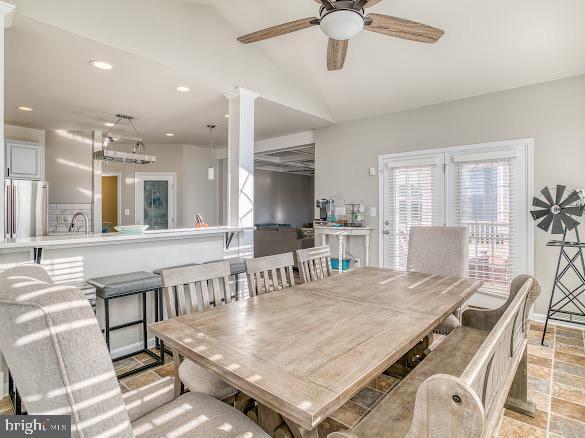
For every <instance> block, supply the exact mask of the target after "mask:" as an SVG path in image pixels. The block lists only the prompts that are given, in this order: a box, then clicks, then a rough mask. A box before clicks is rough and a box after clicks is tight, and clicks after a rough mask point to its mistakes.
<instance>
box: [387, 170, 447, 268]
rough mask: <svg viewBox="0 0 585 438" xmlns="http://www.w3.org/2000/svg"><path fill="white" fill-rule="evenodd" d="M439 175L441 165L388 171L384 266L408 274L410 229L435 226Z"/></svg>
mask: <svg viewBox="0 0 585 438" xmlns="http://www.w3.org/2000/svg"><path fill="white" fill-rule="evenodd" d="M427 162H429V161H428V160H427ZM429 163H432V161H431V162H429ZM437 171H438V166H437V165H435V164H426V163H425V164H419V165H408V166H388V167H387V168H386V170H385V173H384V177H385V182H386V190H385V193H386V197H387V198H386V199H385V201H384V208H385V211H384V218H385V224H384V230H385V231H384V239H385V240H386V242H385V245H384V248H385V251H384V258H385V260H384V266H387V267H390V268H392V269H402V270H405V269H406V256H407V254H408V236H409V232H410V227H411V226H413V225H432V224H433V222H434V218H435V217H436V214H435V210H436V204H437V193H436V191H437V187H436V183H435V181H436V172H437Z"/></svg>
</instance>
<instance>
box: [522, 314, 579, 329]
mask: <svg viewBox="0 0 585 438" xmlns="http://www.w3.org/2000/svg"><path fill="white" fill-rule="evenodd" d="M530 320H531V321H535V322H541V323H543V324H544V322H545V321H546V315H545V314H543V313H531V314H530ZM548 323H549V324H554V325H560V326H561V327H568V328H575V329H579V330H585V326H584V325H583V324H575V323H574V322H568V321H557V320H549V322H548Z"/></svg>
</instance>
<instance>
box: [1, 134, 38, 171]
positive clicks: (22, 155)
mask: <svg viewBox="0 0 585 438" xmlns="http://www.w3.org/2000/svg"><path fill="white" fill-rule="evenodd" d="M43 152H44V151H43V145H42V144H38V143H31V142H27V141H19V140H6V172H5V176H6V178H17V179H37V180H40V179H42V178H43V167H44V163H43V158H44V154H43Z"/></svg>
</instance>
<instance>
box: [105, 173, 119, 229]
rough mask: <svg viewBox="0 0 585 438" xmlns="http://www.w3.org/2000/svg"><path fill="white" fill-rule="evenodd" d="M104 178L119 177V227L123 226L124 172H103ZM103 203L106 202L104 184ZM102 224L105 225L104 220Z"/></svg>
mask: <svg viewBox="0 0 585 438" xmlns="http://www.w3.org/2000/svg"><path fill="white" fill-rule="evenodd" d="M104 176H117V177H118V225H122V172H102V178H103V177H104ZM102 202H104V192H103V184H102ZM102 211H103V210H102ZM102 219H103V218H102ZM102 223H103V220H102Z"/></svg>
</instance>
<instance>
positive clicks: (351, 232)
mask: <svg viewBox="0 0 585 438" xmlns="http://www.w3.org/2000/svg"><path fill="white" fill-rule="evenodd" d="M314 229H315V244H316V245H317V242H320V245H328V244H329V243H330V239H331V236H333V237H337V242H338V245H339V268H338V270H339V272H343V254H344V253H345V238H346V236H358V237H363V238H364V245H365V248H366V263H365V266H369V265H370V235H371V234H372V230H373V229H374V228H373V227H326V226H315V227H314ZM327 236H329V237H327Z"/></svg>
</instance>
